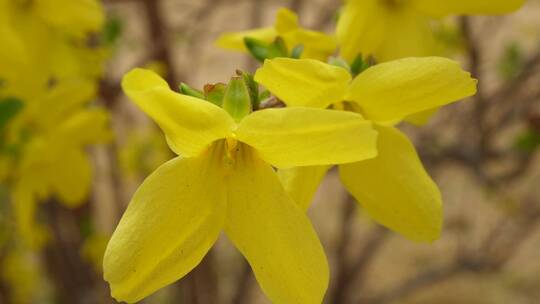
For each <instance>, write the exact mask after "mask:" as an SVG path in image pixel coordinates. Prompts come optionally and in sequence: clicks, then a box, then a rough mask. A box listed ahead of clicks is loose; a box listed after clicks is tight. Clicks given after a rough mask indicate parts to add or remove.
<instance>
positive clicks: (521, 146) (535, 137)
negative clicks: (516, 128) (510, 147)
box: [514, 130, 540, 153]
mask: <svg viewBox="0 0 540 304" xmlns="http://www.w3.org/2000/svg"><path fill="white" fill-rule="evenodd" d="M514 146H515V148H516V149H517V150H519V151H521V152H525V153H531V152H534V151H535V150H536V149H537V148H538V147H539V146H540V133H538V132H537V131H535V130H527V131H525V132H524V133H522V134H520V135H519V136H518V137H517V139H516V142H515V144H514Z"/></svg>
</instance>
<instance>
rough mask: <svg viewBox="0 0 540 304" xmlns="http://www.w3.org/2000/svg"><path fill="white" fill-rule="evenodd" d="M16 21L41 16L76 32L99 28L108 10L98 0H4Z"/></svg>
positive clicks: (2, 5)
mask: <svg viewBox="0 0 540 304" xmlns="http://www.w3.org/2000/svg"><path fill="white" fill-rule="evenodd" d="M0 8H2V9H3V10H6V11H8V12H9V13H8V14H10V15H11V16H12V18H13V19H14V20H15V22H21V23H24V22H25V21H26V20H27V19H33V20H39V22H42V23H43V24H44V25H46V26H49V27H52V28H54V29H55V30H56V31H61V32H63V33H67V34H70V35H75V36H79V37H80V36H82V35H84V34H86V33H88V32H97V31H99V30H100V29H101V27H102V26H103V23H104V20H105V14H104V11H103V8H102V6H101V3H100V1H98V0H0Z"/></svg>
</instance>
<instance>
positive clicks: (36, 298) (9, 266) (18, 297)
mask: <svg viewBox="0 0 540 304" xmlns="http://www.w3.org/2000/svg"><path fill="white" fill-rule="evenodd" d="M6 249H7V248H6ZM2 253H3V254H2V259H0V279H2V281H3V283H4V282H5V284H6V285H7V286H6V287H8V288H9V300H10V301H11V302H10V303H36V302H40V299H43V296H44V294H46V291H44V289H46V288H43V286H44V285H46V284H47V282H46V279H45V275H44V273H43V269H42V266H41V264H40V260H39V257H38V256H36V255H35V254H34V252H32V251H31V250H28V249H27V248H24V247H21V246H16V247H14V248H9V250H6V251H4V252H2Z"/></svg>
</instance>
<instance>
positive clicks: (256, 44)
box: [244, 37, 268, 62]
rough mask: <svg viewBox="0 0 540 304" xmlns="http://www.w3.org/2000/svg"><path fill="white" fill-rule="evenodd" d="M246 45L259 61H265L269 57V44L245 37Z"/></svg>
mask: <svg viewBox="0 0 540 304" xmlns="http://www.w3.org/2000/svg"><path fill="white" fill-rule="evenodd" d="M244 45H245V46H246V48H247V50H248V51H249V53H250V54H251V55H252V56H253V57H254V58H255V59H257V60H258V61H260V62H263V61H264V60H265V59H266V58H268V44H266V43H264V42H263V41H260V40H258V39H255V38H250V37H245V38H244Z"/></svg>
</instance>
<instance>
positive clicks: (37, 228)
mask: <svg viewBox="0 0 540 304" xmlns="http://www.w3.org/2000/svg"><path fill="white" fill-rule="evenodd" d="M11 194H12V196H11V200H12V206H13V213H14V218H15V224H16V229H17V235H18V236H20V237H21V239H22V241H23V242H24V244H25V245H27V246H29V247H30V248H33V249H36V248H40V247H41V246H43V245H44V244H45V241H46V240H47V237H48V235H47V230H46V229H45V228H44V227H42V226H41V225H40V224H39V223H38V222H37V217H36V213H37V201H36V198H35V193H34V189H33V188H32V185H31V183H29V182H27V180H26V179H23V178H21V179H19V181H18V182H17V183H16V184H15V186H14V187H13V192H12V193H11Z"/></svg>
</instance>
